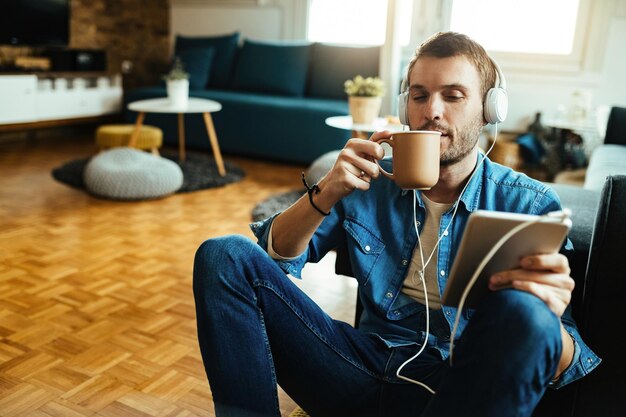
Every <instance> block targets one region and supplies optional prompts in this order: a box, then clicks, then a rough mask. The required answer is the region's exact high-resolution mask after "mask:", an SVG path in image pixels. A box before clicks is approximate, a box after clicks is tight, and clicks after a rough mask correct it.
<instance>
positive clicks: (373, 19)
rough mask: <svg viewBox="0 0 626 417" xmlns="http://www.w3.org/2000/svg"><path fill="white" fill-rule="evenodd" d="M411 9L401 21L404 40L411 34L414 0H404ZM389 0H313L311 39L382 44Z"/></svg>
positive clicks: (406, 8) (406, 40)
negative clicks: (403, 20)
mask: <svg viewBox="0 0 626 417" xmlns="http://www.w3.org/2000/svg"><path fill="white" fill-rule="evenodd" d="M401 4H402V6H401V7H403V10H407V11H408V13H405V14H404V15H403V17H404V18H405V19H406V21H405V22H401V35H400V43H401V44H402V45H407V44H408V43H409V36H410V29H411V28H410V14H411V13H410V7H411V4H410V0H401ZM387 6H388V5H387V0H340V1H337V0H310V8H309V14H308V28H307V39H308V40H310V41H312V42H327V43H342V44H352V45H382V44H383V43H385V32H386V26H387Z"/></svg>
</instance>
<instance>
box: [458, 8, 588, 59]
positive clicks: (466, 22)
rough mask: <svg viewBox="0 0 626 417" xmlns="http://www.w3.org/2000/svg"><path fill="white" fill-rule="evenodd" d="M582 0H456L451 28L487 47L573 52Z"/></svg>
mask: <svg viewBox="0 0 626 417" xmlns="http://www.w3.org/2000/svg"><path fill="white" fill-rule="evenodd" d="M578 10H579V0H524V1H519V0H453V1H452V9H451V13H450V29H451V30H454V31H457V32H462V33H466V34H467V35H469V36H471V37H472V38H474V39H475V40H476V41H478V42H479V43H480V44H482V45H483V46H484V47H485V48H486V49H488V50H491V51H501V52H517V53H534V54H554V55H570V54H571V53H572V52H573V49H574V40H575V33H576V23H577V17H578Z"/></svg>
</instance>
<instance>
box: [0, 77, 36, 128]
mask: <svg viewBox="0 0 626 417" xmlns="http://www.w3.org/2000/svg"><path fill="white" fill-rule="evenodd" d="M36 94H37V77H36V76H34V75H5V76H2V77H0V123H1V124H4V123H23V122H30V121H32V119H33V117H34V113H35V108H36Z"/></svg>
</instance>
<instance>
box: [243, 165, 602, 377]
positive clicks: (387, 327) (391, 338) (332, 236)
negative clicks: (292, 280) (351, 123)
mask: <svg viewBox="0 0 626 417" xmlns="http://www.w3.org/2000/svg"><path fill="white" fill-rule="evenodd" d="M381 165H382V166H383V168H385V169H391V165H390V161H389V160H388V159H385V160H383V161H382V162H381ZM413 196H414V193H413V191H406V190H402V189H400V188H399V187H398V186H397V185H395V183H394V182H392V181H390V180H388V179H386V178H382V177H381V178H380V179H377V180H375V181H372V184H371V188H370V190H368V191H358V190H357V191H354V192H353V193H351V194H350V195H348V196H347V197H345V198H343V199H342V200H341V201H340V202H338V203H337V204H336V205H335V206H334V207H333V209H332V210H331V214H330V215H329V216H327V217H326V218H325V219H324V221H323V222H322V224H321V225H320V226H319V228H318V229H317V231H316V232H315V234H314V235H313V237H312V239H311V241H310V242H309V244H308V248H307V249H306V250H305V251H304V253H302V254H301V255H300V256H298V257H296V258H293V259H290V260H277V261H276V262H277V263H278V265H279V266H280V267H281V268H282V269H283V271H285V273H288V274H290V275H292V276H294V277H296V278H300V277H301V271H302V268H303V267H304V265H305V263H307V262H318V261H319V260H320V259H322V258H323V257H324V255H326V253H327V252H328V251H330V250H332V249H334V248H336V247H338V246H340V245H342V244H345V245H346V246H347V248H348V253H349V258H350V263H351V267H352V272H353V274H354V277H355V278H356V279H357V281H358V284H359V285H358V288H359V290H358V292H359V298H360V300H361V302H362V304H363V314H362V316H361V320H360V323H359V329H360V330H361V331H364V332H369V333H373V334H376V335H377V336H379V337H380V338H381V339H382V340H383V341H384V342H385V343H386V344H387V345H388V346H390V347H392V346H400V345H410V344H416V345H421V344H423V343H428V345H429V346H432V347H435V348H436V349H437V350H438V351H439V352H440V354H441V357H442V359H445V358H447V357H448V349H449V346H450V334H451V330H452V326H453V324H454V321H455V319H456V315H457V309H456V308H455V307H449V306H442V309H441V310H430V332H429V334H426V332H425V330H426V329H425V327H426V326H425V317H426V308H425V306H424V305H423V304H421V303H418V302H417V301H415V300H414V299H412V298H411V297H409V296H407V295H405V294H403V293H402V292H401V289H402V284H403V282H404V279H405V277H406V274H407V271H408V268H409V264H410V261H411V257H412V254H413V249H414V248H415V245H416V243H417V235H416V233H415V226H414V223H413V222H414V217H413V213H414V211H413V198H414V197H413ZM560 208H561V204H560V200H559V198H558V196H557V195H556V193H555V192H554V191H552V189H550V188H549V187H547V186H546V185H544V184H542V183H540V182H538V181H535V180H533V179H531V178H529V177H527V176H526V175H524V174H520V173H517V172H515V171H513V170H511V169H509V168H506V167H504V166H502V165H499V164H496V163H494V162H491V161H490V160H489V159H488V158H486V159H485V162H484V163H483V164H480V165H479V167H478V169H477V172H476V174H475V175H474V177H473V178H472V179H471V181H470V183H469V184H468V186H467V189H466V190H465V192H464V194H463V196H462V198H461V200H460V203H459V207H458V210H457V213H456V215H455V216H454V218H453V219H452V214H453V211H454V207H452V208H451V209H450V210H448V211H447V212H446V213H444V214H443V216H442V218H441V223H440V230H439V234H440V235H441V234H442V233H443V232H444V230H445V228H446V226H448V223H450V221H451V220H452V224H451V225H450V228H449V229H448V232H447V234H446V235H445V236H444V237H443V238H442V239H441V241H440V243H439V252H438V258H437V271H438V273H437V276H438V279H439V280H438V284H439V291H440V296H442V295H443V290H444V289H445V287H446V282H447V278H448V274H449V272H450V269H451V268H452V262H453V260H454V257H455V255H456V252H457V250H458V248H459V243H460V241H461V236H462V235H463V230H464V229H465V225H466V223H467V220H468V218H469V215H470V213H472V212H473V211H476V210H493V211H505V212H515V213H526V214H544V213H547V212H550V211H555V210H560ZM425 213H426V212H425V208H424V204H423V200H422V198H421V195H420V193H419V192H418V193H417V209H416V220H417V225H418V227H419V228H420V229H421V227H422V224H423V223H424V217H425ZM275 216H276V215H274V216H272V217H270V218H269V219H266V220H264V221H261V222H257V223H253V224H252V225H251V229H252V231H253V233H254V234H255V236H256V237H257V239H258V242H259V245H261V247H263V248H264V249H265V250H267V238H268V232H269V230H270V224H271V222H272V221H273V219H274V218H275ZM572 252H573V247H572V244H571V242H570V241H569V240H567V241H566V243H565V244H564V246H563V249H562V253H564V254H565V255H566V256H571V254H572ZM472 313H473V310H471V309H464V310H463V311H462V313H461V317H460V319H459V320H460V322H459V328H458V331H457V333H456V335H455V337H456V338H458V337H459V336H460V335H461V334H462V332H463V329H464V327H465V326H466V324H467V320H468V319H469V318H470V317H471V315H472ZM561 321H562V323H563V325H564V327H565V329H566V330H567V332H568V333H569V334H570V335H571V336H572V339H573V340H574V351H575V352H574V359H573V361H572V363H571V365H570V366H569V367H568V368H567V369H566V370H565V371H564V372H563V373H562V374H561V376H560V378H559V379H558V380H557V381H555V382H552V383H551V384H550V386H551V387H553V388H560V387H562V386H564V385H566V384H569V383H570V382H572V381H575V380H576V379H579V378H581V377H583V376H584V375H586V374H588V373H589V372H590V371H591V370H592V369H594V368H595V367H596V366H597V365H598V364H599V363H600V359H599V358H598V356H596V354H595V353H594V352H592V351H591V349H590V348H589V347H588V346H587V345H586V344H585V343H584V342H583V340H582V338H581V336H580V334H579V332H578V329H577V328H576V323H575V322H574V320H573V318H572V315H571V307H568V308H567V310H566V311H565V313H564V314H563V316H562V318H561ZM455 342H456V339H455Z"/></svg>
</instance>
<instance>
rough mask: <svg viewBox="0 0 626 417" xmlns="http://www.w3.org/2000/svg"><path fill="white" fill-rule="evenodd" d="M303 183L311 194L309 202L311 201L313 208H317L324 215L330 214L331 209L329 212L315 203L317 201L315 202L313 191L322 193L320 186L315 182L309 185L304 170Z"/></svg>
mask: <svg viewBox="0 0 626 417" xmlns="http://www.w3.org/2000/svg"><path fill="white" fill-rule="evenodd" d="M302 183H303V184H304V186H305V187H306V192H307V194H308V195H309V202H310V203H311V205H312V206H313V208H314V209H315V210H317V211H318V212H319V213H320V214H322V215H324V216H330V211H329V212H328V213H326V212H324V211H323V210H321V209H320V208H319V207H317V206H316V205H315V203H314V202H313V193H315V194H319V193H320V187H318V185H317V184H313V185H312V186H310V187H309V184H307V183H306V179H305V178H304V172H302Z"/></svg>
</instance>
